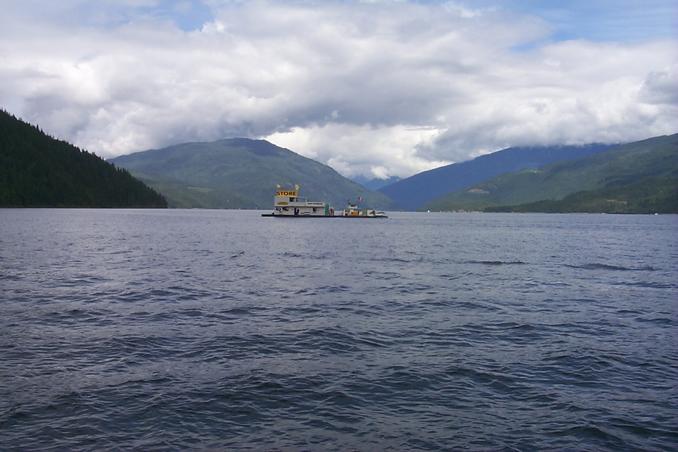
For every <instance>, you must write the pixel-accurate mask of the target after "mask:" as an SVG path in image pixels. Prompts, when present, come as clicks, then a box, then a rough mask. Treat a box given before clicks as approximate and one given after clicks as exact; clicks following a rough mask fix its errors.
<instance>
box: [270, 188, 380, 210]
mask: <svg viewBox="0 0 678 452" xmlns="http://www.w3.org/2000/svg"><path fill="white" fill-rule="evenodd" d="M299 188H300V187H299V185H295V186H294V188H283V187H281V186H280V185H278V186H277V187H276V191H275V195H274V196H273V212H272V213H264V214H261V216H262V217H277V218H388V216H387V215H386V214H385V213H384V212H382V211H378V210H375V209H366V208H360V207H358V203H357V202H356V203H351V202H349V203H348V206H347V207H346V208H345V209H343V210H341V211H339V212H335V210H334V208H333V207H332V206H330V205H329V203H326V202H324V201H309V200H307V199H305V198H301V197H300V196H299ZM359 200H362V198H359Z"/></svg>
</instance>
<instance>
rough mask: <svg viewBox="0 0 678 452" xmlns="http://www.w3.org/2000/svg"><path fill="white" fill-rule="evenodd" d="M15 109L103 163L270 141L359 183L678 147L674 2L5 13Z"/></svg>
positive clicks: (124, 3)
mask: <svg viewBox="0 0 678 452" xmlns="http://www.w3.org/2000/svg"><path fill="white" fill-rule="evenodd" d="M0 11H2V14H1V15H0V108H3V109H5V110H8V111H9V112H11V113H14V114H15V115H18V116H20V117H22V118H23V119H25V120H27V121H29V122H32V123H37V124H39V125H40V126H41V128H42V129H43V130H45V131H47V132H49V133H51V134H52V135H55V136H57V137H59V138H63V139H67V140H69V141H71V142H73V143H75V144H77V145H79V146H81V147H84V148H87V149H88V150H90V151H93V152H95V153H97V154H98V155H100V156H102V157H106V158H108V157H112V156H116V155H121V154H128V153H131V152H136V151H140V150H146V149H150V148H157V147H162V146H166V145H170V144H175V143H180V142H186V141H207V140H215V139H219V138H226V137H235V136H244V137H252V138H266V139H268V140H270V141H272V142H274V143H276V144H278V145H280V146H284V147H287V148H290V149H292V150H294V151H296V152H298V153H301V154H303V155H306V156H308V157H312V158H315V159H317V160H319V161H322V162H324V163H327V164H329V165H331V166H332V167H334V168H335V169H337V170H338V171H340V172H341V173H343V174H345V175H348V176H356V175H359V174H361V175H364V176H367V177H370V176H372V177H374V176H376V177H382V178H383V177H387V176H392V175H398V176H408V175H411V174H413V173H415V172H418V171H421V170H425V169H429V168H432V167H435V166H439V165H441V164H445V163H449V162H455V161H461V160H466V159H469V158H472V157H474V156H477V155H480V154H483V153H487V152H490V151H493V150H497V149H500V148H504V147H507V146H516V145H536V144H578V143H587V142H594V141H595V142H622V141H631V140H636V139H642V138H646V137H650V136H655V135H661V134H668V133H675V132H678V32H677V31H676V30H677V29H678V27H676V26H675V24H676V23H678V5H677V4H676V2H675V1H674V0H563V1H558V2H555V1H546V0H544V1H538V0H467V1H393V0H391V1H387V0H382V1H379V0H373V1H358V0H356V1H350V0H344V1H339V0H337V1H313V0H304V1H302V0H299V1H251V2H249V1H232V0H231V1H228V0H193V1H180V0H177V1H168V0H99V1H96V2H93V1H90V0H59V1H51V0H0Z"/></svg>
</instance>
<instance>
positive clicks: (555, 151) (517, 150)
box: [379, 144, 611, 210]
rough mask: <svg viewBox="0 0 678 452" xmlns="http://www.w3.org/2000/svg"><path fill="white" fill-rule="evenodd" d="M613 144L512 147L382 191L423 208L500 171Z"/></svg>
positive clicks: (400, 202) (403, 203)
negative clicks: (435, 200) (437, 199)
mask: <svg viewBox="0 0 678 452" xmlns="http://www.w3.org/2000/svg"><path fill="white" fill-rule="evenodd" d="M610 147H611V146H610V145H605V144H589V145H585V146H534V147H513V148H507V149H503V150H500V151H497V152H493V153H491V154H486V155H482V156H480V157H477V158H475V159H473V160H468V161H465V162H460V163H453V164H451V165H447V166H442V167H440V168H435V169H432V170H429V171H424V172H422V173H418V174H415V175H414V176H411V177H408V178H406V179H402V180H400V181H398V182H396V183H394V184H391V185H387V186H385V187H382V188H381V189H380V190H379V191H381V192H382V193H383V194H385V195H386V196H388V197H389V198H391V199H393V201H394V203H395V207H397V208H401V209H404V210H417V209H422V208H424V206H425V205H426V204H427V203H429V202H431V201H433V200H434V199H436V198H438V197H440V196H443V195H446V194H448V193H452V192H456V191H458V190H461V189H464V188H466V187H469V186H471V185H473V184H477V183H480V182H483V181H486V180H488V179H491V178H492V177H494V176H498V175H500V174H505V173H510V172H513V171H519V170H522V169H525V168H539V167H542V166H544V165H548V164H550V163H554V162H559V161H564V160H572V159H577V158H580V157H585V156H588V155H593V154H595V153H597V152H602V151H605V150H607V149H609V148H610Z"/></svg>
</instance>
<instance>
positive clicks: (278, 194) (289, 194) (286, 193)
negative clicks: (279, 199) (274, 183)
mask: <svg viewBox="0 0 678 452" xmlns="http://www.w3.org/2000/svg"><path fill="white" fill-rule="evenodd" d="M275 195H276V196H297V192H296V191H281V190H278V191H277V192H275Z"/></svg>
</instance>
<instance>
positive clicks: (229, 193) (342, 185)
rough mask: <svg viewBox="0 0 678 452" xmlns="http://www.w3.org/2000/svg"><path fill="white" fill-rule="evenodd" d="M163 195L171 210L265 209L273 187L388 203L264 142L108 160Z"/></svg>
mask: <svg viewBox="0 0 678 452" xmlns="http://www.w3.org/2000/svg"><path fill="white" fill-rule="evenodd" d="M111 162H112V163H114V164H115V165H117V166H120V167H123V168H126V169H128V170H129V171H130V172H131V173H132V174H133V175H134V176H136V177H138V178H140V179H141V180H143V181H144V182H146V183H147V184H148V185H150V186H151V187H153V188H155V189H157V190H158V191H160V192H161V193H163V194H164V195H165V197H166V198H167V200H168V202H169V205H170V207H202V208H242V209H268V208H270V207H271V205H272V202H273V193H274V191H275V188H276V186H277V185H281V186H286V187H292V186H293V185H295V184H299V185H300V186H301V195H302V196H304V197H307V198H309V199H310V200H318V201H327V202H329V203H331V204H332V205H334V206H335V207H338V208H343V207H344V206H345V205H346V203H347V202H348V201H358V200H359V199H361V200H362V203H363V205H366V206H370V207H373V208H379V209H385V208H388V207H390V206H391V205H392V203H391V200H390V199H389V198H388V197H387V196H385V195H383V194H381V193H378V192H373V191H371V190H368V189H367V188H365V187H363V186H361V185H360V184H358V183H356V182H353V181H351V180H349V179H347V178H345V177H343V176H342V175H340V174H339V173H337V172H336V171H335V170H334V169H332V168H330V167H329V166H327V165H323V164H322V163H319V162H316V161H314V160H311V159H309V158H306V157H303V156H301V155H299V154H296V153H294V152H292V151H290V150H288V149H284V148H281V147H279V146H276V145H274V144H272V143H269V142H268V141H265V140H251V139H247V138H231V139H224V140H218V141H213V142H196V143H184V144H179V145H175V146H169V147H166V148H162V149H154V150H149V151H143V152H138V153H135V154H130V155H125V156H121V157H117V158H115V159H112V160H111Z"/></svg>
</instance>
